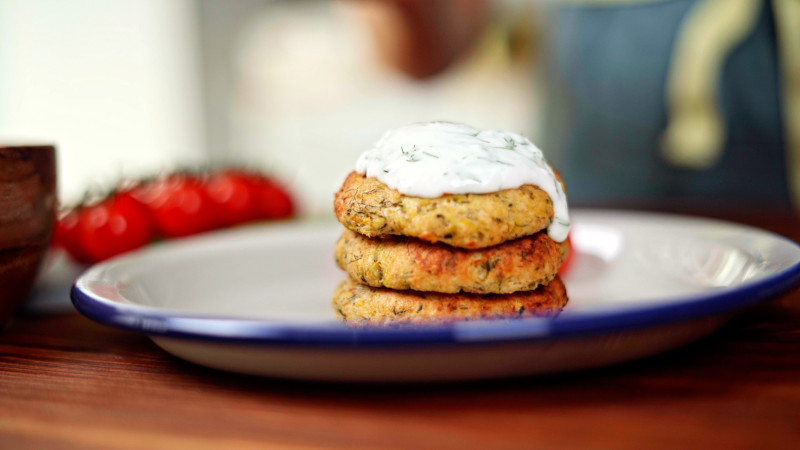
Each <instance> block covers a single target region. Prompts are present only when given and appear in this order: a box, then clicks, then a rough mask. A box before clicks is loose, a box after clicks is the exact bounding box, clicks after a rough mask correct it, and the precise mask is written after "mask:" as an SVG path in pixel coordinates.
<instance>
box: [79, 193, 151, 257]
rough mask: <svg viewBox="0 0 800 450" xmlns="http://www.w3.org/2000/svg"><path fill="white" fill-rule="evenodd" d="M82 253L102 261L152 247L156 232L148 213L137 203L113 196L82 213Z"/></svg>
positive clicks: (80, 221)
mask: <svg viewBox="0 0 800 450" xmlns="http://www.w3.org/2000/svg"><path fill="white" fill-rule="evenodd" d="M77 228H78V233H79V241H80V244H81V252H82V253H83V255H84V256H85V257H86V258H87V259H88V261H89V262H98V261H102V260H104V259H108V258H110V257H112V256H116V255H119V254H120V253H124V252H127V251H130V250H134V249H137V248H139V247H142V246H144V245H146V244H148V243H149V242H150V241H151V240H152V238H153V233H152V229H151V227H150V223H149V222H148V220H147V217H146V215H145V211H144V210H143V209H142V208H141V207H140V206H139V205H137V204H135V203H132V202H129V201H126V200H125V199H124V198H122V199H119V198H116V197H111V198H109V199H107V200H104V201H103V202H101V203H98V204H96V205H93V206H88V207H85V208H83V209H81V211H80V217H79V219H78V224H77Z"/></svg>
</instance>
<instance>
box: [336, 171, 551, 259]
mask: <svg viewBox="0 0 800 450" xmlns="http://www.w3.org/2000/svg"><path fill="white" fill-rule="evenodd" d="M333 209H334V211H335V212H336V217H338V218H339V222H341V223H342V224H343V225H344V226H345V227H347V228H349V229H351V230H353V231H355V232H358V233H361V234H363V235H365V236H370V237H375V236H388V235H401V236H412V237H416V238H419V239H422V240H424V241H428V242H443V243H445V244H448V245H452V246H454V247H461V248H469V249H475V248H483V247H489V246H492V245H497V244H499V243H501V242H504V241H507V240H511V239H516V238H519V237H522V236H529V235H532V234H534V233H536V232H538V231H540V230H543V229H545V228H546V227H547V226H548V225H550V222H551V221H552V219H553V201H552V200H551V199H550V197H549V196H548V195H547V193H545V192H544V191H543V190H541V189H539V188H538V187H536V186H532V185H527V184H526V185H524V186H521V187H519V188H517V189H505V190H502V191H498V192H493V193H489V194H457V195H445V196H443V197H439V198H420V197H410V196H406V195H403V194H401V193H399V192H397V191H396V190H394V189H391V188H389V187H388V186H386V185H385V184H383V183H381V182H380V181H378V180H377V179H375V178H366V177H365V176H364V175H361V174H359V173H356V172H353V173H351V174H350V175H349V176H348V177H347V179H345V181H344V184H343V185H342V187H341V188H340V189H339V192H337V193H336V199H335V200H334V203H333Z"/></svg>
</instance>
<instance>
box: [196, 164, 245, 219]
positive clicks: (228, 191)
mask: <svg viewBox="0 0 800 450" xmlns="http://www.w3.org/2000/svg"><path fill="white" fill-rule="evenodd" d="M204 186H205V191H206V194H207V195H208V198H209V200H210V201H211V203H212V204H213V205H214V208H215V209H216V211H217V214H218V219H219V224H220V225H222V226H233V225H238V224H240V223H244V222H248V221H250V220H255V219H257V218H259V214H258V210H257V209H256V207H257V203H256V190H255V189H254V188H253V186H252V184H251V183H250V182H249V180H248V177H247V175H245V174H244V173H241V172H237V171H234V170H227V171H224V172H219V173H216V174H213V175H211V177H210V178H209V179H208V180H207V181H206V182H205V185H204Z"/></svg>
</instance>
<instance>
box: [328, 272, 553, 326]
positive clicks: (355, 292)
mask: <svg viewBox="0 0 800 450" xmlns="http://www.w3.org/2000/svg"><path fill="white" fill-rule="evenodd" d="M566 304H567V290H566V288H565V287H564V283H563V282H562V281H561V279H560V278H558V277H556V278H554V279H553V280H552V281H551V282H550V283H549V284H548V285H546V286H540V287H539V288H538V289H536V290H534V291H525V292H516V293H513V294H502V295H499V294H486V295H480V294H466V293H461V294H439V293H434V292H419V291H394V290H391V289H385V288H374V287H370V286H365V285H362V284H359V283H357V282H355V281H354V280H353V279H352V278H350V277H348V278H347V279H345V280H344V281H342V282H341V283H340V284H339V286H338V287H337V288H336V291H335V292H334V294H333V309H334V310H335V311H336V314H337V315H338V316H339V318H340V319H342V320H344V321H345V322H347V323H348V324H352V325H388V324H393V323H443V322H455V321H464V320H480V319H507V318H522V317H552V316H555V315H557V314H558V313H559V312H560V311H561V309H562V308H563V307H564V305H566Z"/></svg>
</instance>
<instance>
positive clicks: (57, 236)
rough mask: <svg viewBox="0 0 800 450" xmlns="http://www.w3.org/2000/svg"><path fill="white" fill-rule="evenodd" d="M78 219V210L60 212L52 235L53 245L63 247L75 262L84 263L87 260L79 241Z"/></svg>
mask: <svg viewBox="0 0 800 450" xmlns="http://www.w3.org/2000/svg"><path fill="white" fill-rule="evenodd" d="M79 219H80V210H79V209H68V210H66V211H62V212H61V213H60V214H59V217H58V221H57V222H56V229H55V232H54V233H53V244H54V245H59V246H61V247H63V248H64V250H66V252H67V254H68V255H69V256H70V257H71V258H72V259H74V260H75V261H78V262H83V263H85V262H89V258H88V257H87V256H86V255H85V254H84V252H83V244H82V243H81V241H80V231H79V230H78V222H79Z"/></svg>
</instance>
